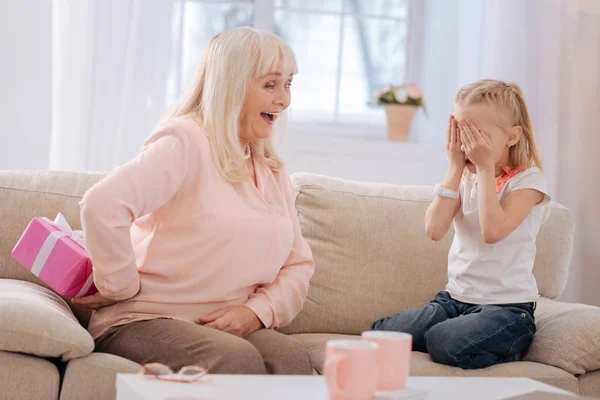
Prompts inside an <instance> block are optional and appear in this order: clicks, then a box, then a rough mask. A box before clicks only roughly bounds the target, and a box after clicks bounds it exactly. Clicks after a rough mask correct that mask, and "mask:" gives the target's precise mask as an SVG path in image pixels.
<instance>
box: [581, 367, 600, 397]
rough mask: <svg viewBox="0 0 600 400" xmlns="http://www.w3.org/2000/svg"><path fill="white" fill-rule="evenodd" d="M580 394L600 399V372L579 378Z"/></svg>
mask: <svg viewBox="0 0 600 400" xmlns="http://www.w3.org/2000/svg"><path fill="white" fill-rule="evenodd" d="M579 393H580V394H582V395H584V396H593V397H596V398H600V371H594V372H588V373H587V374H585V375H581V376H579Z"/></svg>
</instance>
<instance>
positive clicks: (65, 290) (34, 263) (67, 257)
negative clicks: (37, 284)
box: [11, 214, 98, 297]
mask: <svg viewBox="0 0 600 400" xmlns="http://www.w3.org/2000/svg"><path fill="white" fill-rule="evenodd" d="M59 218H62V220H63V221H64V224H66V221H65V220H64V217H62V215H60V214H59V217H57V220H58V219H59ZM58 226H61V224H57V221H55V222H54V223H53V222H52V221H50V220H48V219H46V218H37V217H36V218H34V219H33V220H31V222H30V223H29V226H27V229H26V230H25V232H24V233H23V235H21V238H20V239H19V241H18V242H17V244H16V246H15V248H14V249H13V251H12V253H11V254H12V256H13V257H14V258H15V259H16V260H17V261H19V262H20V263H21V264H23V266H25V268H27V269H28V270H30V271H31V272H32V273H33V274H34V275H36V276H38V277H39V278H40V279H41V280H42V281H44V282H45V283H46V284H48V286H50V287H51V288H52V289H54V290H55V291H56V292H57V293H58V294H60V295H63V296H68V297H83V296H89V295H91V294H94V293H97V292H98V290H97V289H96V286H94V281H93V276H92V262H91V260H90V258H89V257H88V254H87V252H86V251H85V248H84V247H83V237H82V235H81V234H79V233H78V231H76V232H72V231H71V228H70V227H69V226H68V224H66V228H64V227H63V229H62V230H61V229H59V227H58ZM78 235H79V236H78ZM76 240H77V241H79V242H80V243H77V242H76Z"/></svg>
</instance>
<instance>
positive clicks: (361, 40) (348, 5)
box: [174, 0, 410, 135]
mask: <svg viewBox="0 0 600 400" xmlns="http://www.w3.org/2000/svg"><path fill="white" fill-rule="evenodd" d="M409 2H410V0H238V1H227V0H224V1H215V0H213V1H210V0H184V1H182V2H181V7H182V9H181V13H180V14H179V18H182V24H179V26H181V29H182V32H181V37H182V45H181V46H182V48H181V52H180V53H181V63H180V64H181V71H180V76H179V88H181V87H182V86H183V85H184V84H185V83H187V81H188V80H189V78H190V77H191V75H192V73H193V71H194V69H195V67H196V64H197V62H198V60H199V58H200V55H201V53H202V51H203V50H204V48H205V47H206V45H207V43H208V41H209V40H210V38H211V37H212V36H213V35H215V34H216V33H218V32H220V31H223V30H226V29H230V28H234V27H236V26H242V25H252V26H256V27H258V28H261V29H265V30H269V31H273V32H275V33H276V34H278V35H279V36H281V37H282V38H283V39H284V40H285V41H286V42H287V43H288V44H289V45H290V46H291V47H292V49H294V51H295V53H296V57H297V60H298V67H299V74H298V76H296V78H295V80H294V88H293V92H292V99H293V100H292V107H291V108H290V111H291V119H292V123H293V124H295V125H298V124H300V125H303V126H306V125H308V126H310V127H311V130H312V131H316V132H319V131H321V132H332V131H333V132H335V133H337V134H343V135H345V134H354V133H358V134H361V135H364V134H365V133H368V132H365V129H364V128H365V126H370V127H375V128H376V127H379V128H381V130H380V131H381V132H383V130H384V126H385V116H384V112H383V110H382V109H381V108H379V107H373V106H372V105H370V104H369V103H370V102H371V101H372V99H373V94H374V93H375V92H376V91H378V90H379V89H381V88H382V87H383V86H386V85H389V84H399V83H402V82H404V79H405V65H406V56H407V52H406V49H407V25H408V16H409ZM176 25H177V24H176ZM179 88H175V89H174V90H175V91H176V92H178V90H179ZM367 130H368V129H367ZM359 132H360V133H359Z"/></svg>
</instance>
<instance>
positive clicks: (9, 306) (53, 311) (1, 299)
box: [0, 279, 94, 360]
mask: <svg viewBox="0 0 600 400" xmlns="http://www.w3.org/2000/svg"><path fill="white" fill-rule="evenodd" d="M0 350H4V351H14V352H21V353H26V354H32V355H36V356H40V357H60V358H62V359H63V360H70V359H72V358H77V357H82V356H85V355H88V354H90V353H91V352H92V351H93V350H94V341H93V339H92V337H91V336H90V334H89V333H88V332H87V331H86V330H85V328H83V327H82V326H81V325H80V324H79V322H78V321H77V319H76V318H75V316H74V315H73V313H72V312H71V310H70V309H69V306H68V305H67V304H66V303H65V301H64V300H63V299H62V298H61V297H60V296H58V295H57V294H56V293H54V292H52V291H51V290H49V289H46V288H44V287H41V286H39V285H36V284H35V283H31V282H25V281H19V280H15V279H0Z"/></svg>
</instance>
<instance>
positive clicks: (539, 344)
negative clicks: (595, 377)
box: [523, 297, 600, 375]
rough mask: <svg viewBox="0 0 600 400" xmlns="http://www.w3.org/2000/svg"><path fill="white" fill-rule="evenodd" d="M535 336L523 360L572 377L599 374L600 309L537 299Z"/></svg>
mask: <svg viewBox="0 0 600 400" xmlns="http://www.w3.org/2000/svg"><path fill="white" fill-rule="evenodd" d="M535 322H536V327H537V332H536V335H535V338H534V339H533V342H532V343H531V346H529V349H528V350H527V353H526V354H525V356H524V358H523V360H524V361H534V362H538V363H542V364H548V365H552V366H555V367H558V368H561V369H563V370H565V371H567V372H570V373H571V374H573V375H581V374H585V373H586V372H591V371H595V370H600V307H594V306H588V305H585V304H570V303H562V302H559V301H554V300H550V299H546V298H543V297H542V298H540V299H539V301H538V303H537V309H536V311H535Z"/></svg>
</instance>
